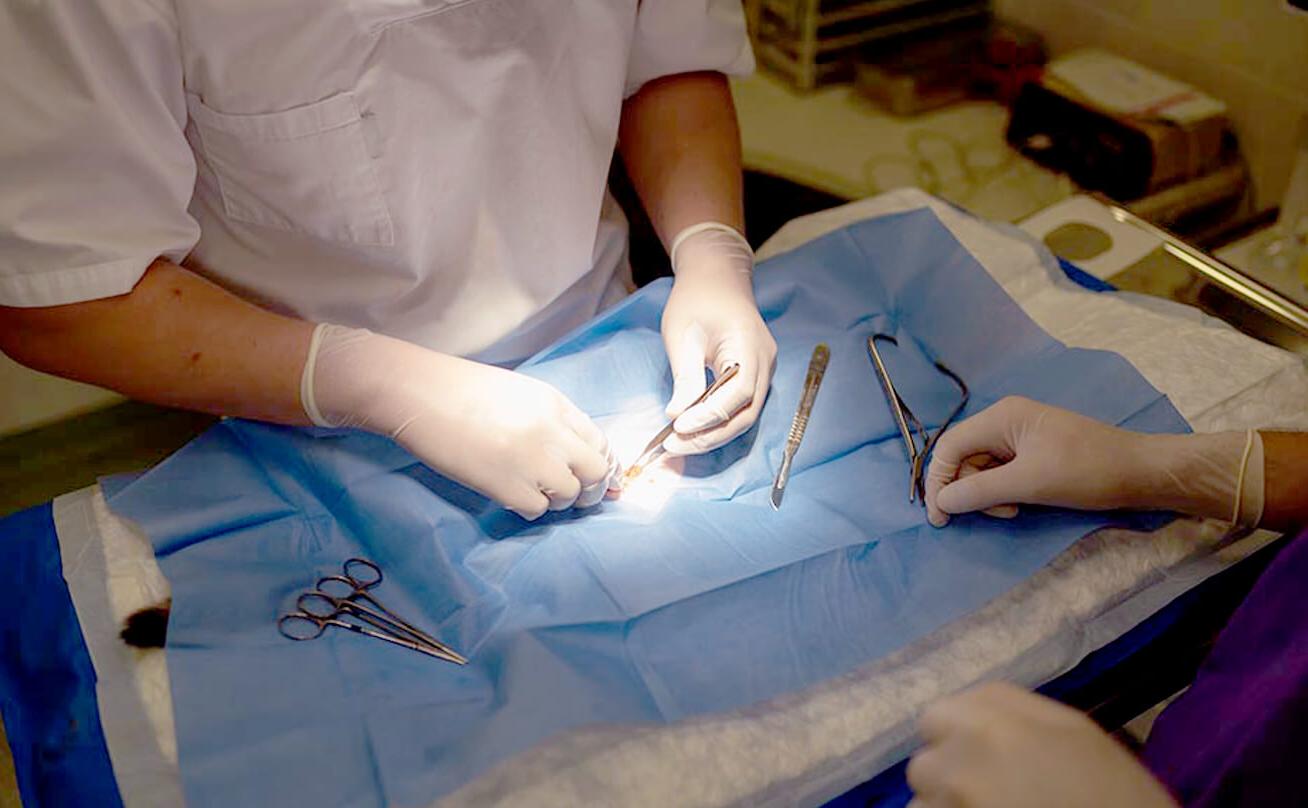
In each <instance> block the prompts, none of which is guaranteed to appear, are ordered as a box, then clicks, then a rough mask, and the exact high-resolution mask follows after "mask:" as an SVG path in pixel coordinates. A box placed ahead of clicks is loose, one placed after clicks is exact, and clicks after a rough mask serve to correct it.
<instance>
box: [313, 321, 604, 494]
mask: <svg viewBox="0 0 1308 808" xmlns="http://www.w3.org/2000/svg"><path fill="white" fill-rule="evenodd" d="M300 400H301V402H302V403H303V405H304V410H305V413H306V414H307V415H308V416H309V419H310V420H312V421H313V422H314V423H315V424H318V425H319V426H332V427H356V428H358V429H364V430H367V431H369V432H376V433H378V434H381V435H387V436H389V437H391V438H393V439H394V440H395V441H396V442H398V443H399V444H400V445H401V446H403V447H404V448H406V449H408V450H409V451H410V452H412V453H413V454H414V455H416V456H417V457H418V459H420V460H422V461H423V462H424V463H426V464H427V465H429V466H431V467H432V468H433V469H435V470H436V471H439V472H440V473H441V474H444V475H445V476H446V477H449V478H450V479H452V480H455V481H457V482H459V483H461V484H463V485H465V486H467V487H469V488H471V489H473V490H474V491H478V492H480V493H482V494H484V495H486V496H488V497H490V498H491V499H493V500H495V501H496V502H499V503H500V504H502V505H503V506H504V507H506V508H508V509H509V510H511V511H514V512H515V513H517V514H518V515H520V516H522V517H523V518H525V519H536V518H538V517H540V516H541V515H542V514H543V513H545V511H546V510H554V511H559V510H564V509H566V508H568V507H571V506H573V505H576V506H577V507H580V508H585V507H589V506H591V505H594V504H595V503H596V502H599V501H600V499H601V498H603V496H604V492H605V490H607V488H608V485H609V481H610V479H611V478H612V477H613V476H614V475H615V474H616V473H617V470H618V464H617V461H616V460H615V459H614V456H613V453H612V452H611V451H610V450H609V445H608V440H607V438H605V436H604V433H603V432H602V431H600V429H599V427H597V426H595V424H594V423H593V422H592V421H591V420H590V418H589V417H587V416H586V414H585V413H583V412H582V411H581V410H579V409H577V407H576V406H575V405H574V404H573V403H572V402H571V401H569V400H568V399H567V397H566V396H564V395H563V394H562V393H560V392H559V391H558V390H556V389H555V388H553V387H551V386H550V385H548V384H546V383H545V382H542V381H540V380H538V379H533V378H531V377H530V376H524V375H521V374H518V373H514V372H512V371H508V370H503V369H501V368H497V367H493V366H491V365H483V364H480V363H478V362H471V361H469V360H466V359H460V358H458V357H455V356H449V355H447V354H442V353H437V352H435V351H429V350H427V349H425V348H420V347H418V346H417V345H413V344H411V343H408V342H404V341H402V340H398V339H392V338H391V337H385V336H382V335H380V334H374V333H372V332H371V331H365V330H361V329H351V328H344V327H342V326H335V325H320V326H318V328H317V329H316V330H315V332H314V344H313V347H312V348H311V349H310V351H309V358H308V361H307V362H306V363H305V368H304V374H303V376H302V379H301V385H300Z"/></svg>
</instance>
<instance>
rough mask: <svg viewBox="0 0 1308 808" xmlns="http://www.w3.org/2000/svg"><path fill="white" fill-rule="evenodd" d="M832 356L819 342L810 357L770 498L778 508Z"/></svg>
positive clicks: (823, 344) (829, 350)
mask: <svg viewBox="0 0 1308 808" xmlns="http://www.w3.org/2000/svg"><path fill="white" fill-rule="evenodd" d="M830 359H831V349H829V348H827V346H826V343H819V344H818V346H817V347H816V348H814V349H813V356H812V358H811V359H809V360H808V373H807V375H805V377H804V391H803V393H801V394H800V397H799V407H798V408H796V409H795V418H794V420H792V421H791V422H790V434H789V435H787V436H786V448H785V449H784V450H783V452H782V456H781V468H779V469H777V477H776V480H775V481H774V482H773V483H772V494H771V496H770V500H771V502H772V507H773V509H775V510H780V508H781V498H782V497H783V496H785V494H786V484H787V483H789V482H790V466H791V463H792V462H793V461H794V459H795V452H797V451H799V444H800V442H801V441H803V440H804V431H805V430H806V429H808V419H809V416H810V415H812V414H813V402H814V401H816V400H817V393H818V388H819V387H821V386H822V377H823V376H824V375H826V372H827V362H828V361H830Z"/></svg>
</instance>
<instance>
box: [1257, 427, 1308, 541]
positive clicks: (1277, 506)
mask: <svg viewBox="0 0 1308 808" xmlns="http://www.w3.org/2000/svg"><path fill="white" fill-rule="evenodd" d="M1262 436H1263V456H1264V461H1263V480H1264V486H1265V487H1264V489H1263V490H1264V492H1265V493H1264V496H1265V499H1264V504H1263V521H1262V526H1263V527H1266V528H1270V529H1272V530H1290V529H1292V528H1296V527H1298V528H1303V527H1306V526H1308V434H1305V433H1302V432H1263V433H1262Z"/></svg>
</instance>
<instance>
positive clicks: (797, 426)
mask: <svg viewBox="0 0 1308 808" xmlns="http://www.w3.org/2000/svg"><path fill="white" fill-rule="evenodd" d="M830 359H831V349H829V348H827V346H826V343H819V344H818V346H817V347H816V348H814V349H813V357H812V358H811V359H809V361H808V374H807V375H806V376H805V377H804V392H803V395H801V396H800V398H799V407H798V408H797V409H796V410H795V419H794V420H793V421H791V422H790V435H789V436H788V437H787V438H786V453H787V454H791V455H793V454H794V453H795V451H796V450H798V449H799V443H800V441H802V440H803V439H804V430H806V429H808V419H809V416H810V415H812V414H813V402H814V401H816V400H817V394H818V388H819V387H821V386H822V377H823V376H824V375H826V372H827V362H828V361H830Z"/></svg>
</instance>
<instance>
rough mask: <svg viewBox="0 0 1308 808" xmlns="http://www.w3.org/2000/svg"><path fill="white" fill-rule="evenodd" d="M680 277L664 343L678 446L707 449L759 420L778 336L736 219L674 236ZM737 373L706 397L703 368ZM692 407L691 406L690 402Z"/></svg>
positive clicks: (669, 445)
mask: <svg viewBox="0 0 1308 808" xmlns="http://www.w3.org/2000/svg"><path fill="white" fill-rule="evenodd" d="M671 253H672V268H673V273H674V275H675V280H674V281H673V284H672V292H671V294H670V295H668V303H667V306H666V307H665V308H664V309H663V344H664V347H665V348H666V349H667V352H668V362H669V363H670V364H671V366H672V379H673V390H672V399H671V400H670V401H669V402H668V407H667V413H668V417H669V418H675V419H676V421H675V422H674V428H675V429H676V432H675V433H673V434H672V435H671V436H669V437H668V439H667V440H666V441H665V442H664V444H663V447H664V448H665V449H667V450H668V452H669V453H671V454H683V455H685V454H700V453H702V452H707V451H710V450H712V449H716V448H717V447H719V446H722V445H723V444H725V443H727V442H728V441H730V440H731V439H732V438H735V437H736V436H738V435H740V434H741V433H743V432H744V431H745V430H747V429H749V428H750V427H751V426H753V425H754V422H755V421H757V420H758V416H759V412H760V411H761V410H762V409H763V402H764V400H765V399H766V398H767V394H768V387H769V385H771V383H772V371H773V370H774V369H775V366H776V358H777V343H776V341H775V340H773V339H772V334H771V333H770V332H769V331H768V327H767V326H766V325H765V324H764V323H763V318H762V317H761V316H760V315H759V312H758V304H757V303H756V302H755V301H754V285H753V274H754V252H753V250H751V249H750V248H749V244H748V243H747V242H746V241H745V237H744V236H742V235H740V233H738V232H736V231H735V230H733V229H732V228H730V227H727V226H726V225H723V224H718V223H715V222H707V223H705V224H701V225H695V226H694V227H688V228H686V229H685V230H683V231H682V232H681V233H680V234H679V235H678V236H677V237H676V238H675V239H674V240H673V243H672V250H671ZM733 364H734V365H739V366H740V370H739V371H738V372H737V374H736V377H735V378H734V379H732V380H731V381H729V382H728V383H727V384H725V385H723V387H722V389H720V390H718V391H717V392H716V393H714V394H713V395H712V396H709V398H708V399H706V400H705V401H703V402H702V403H700V404H698V405H696V406H694V407H690V404H691V402H692V401H694V400H695V399H696V398H697V397H698V396H699V395H700V393H702V392H704V387H705V379H704V368H705V367H710V368H712V369H713V372H714V373H715V374H721V373H722V371H724V370H725V369H726V368H727V367H728V366H730V365H733ZM687 407H690V409H687Z"/></svg>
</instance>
